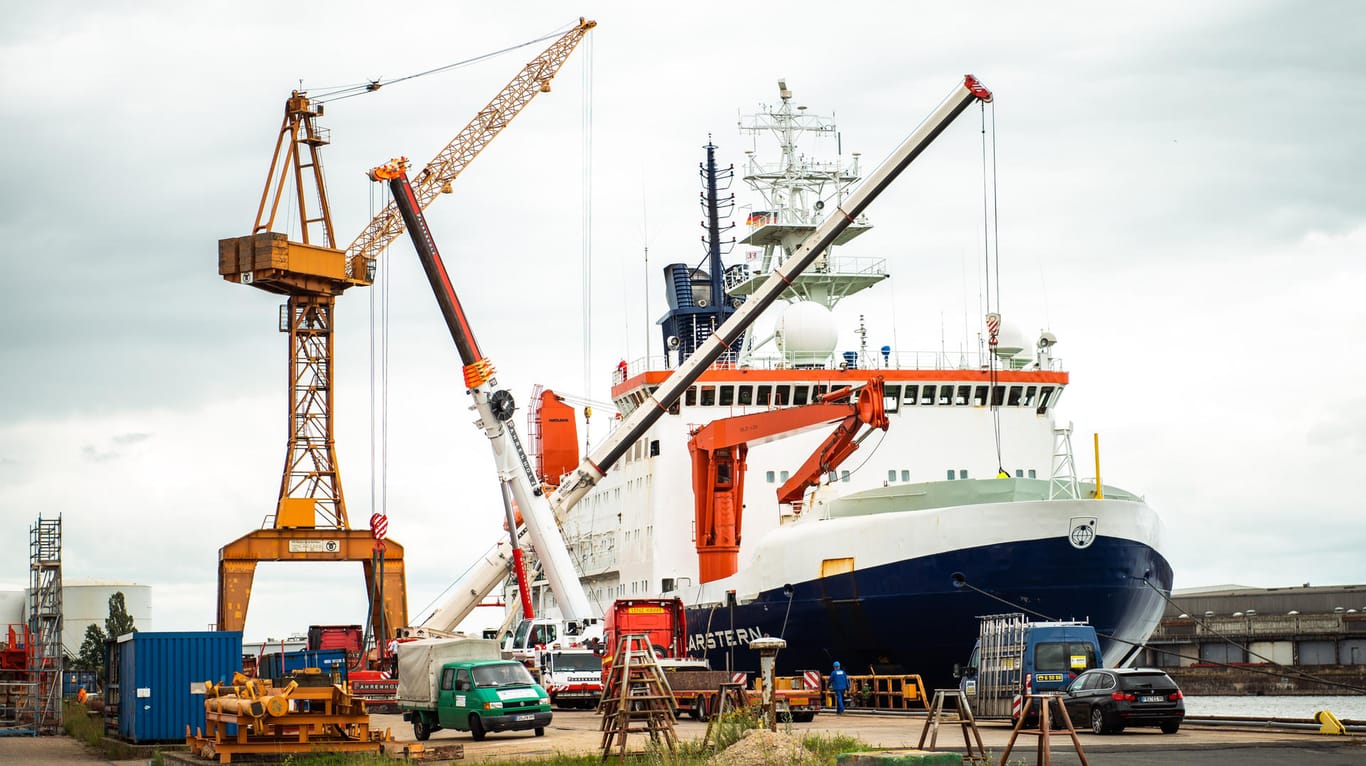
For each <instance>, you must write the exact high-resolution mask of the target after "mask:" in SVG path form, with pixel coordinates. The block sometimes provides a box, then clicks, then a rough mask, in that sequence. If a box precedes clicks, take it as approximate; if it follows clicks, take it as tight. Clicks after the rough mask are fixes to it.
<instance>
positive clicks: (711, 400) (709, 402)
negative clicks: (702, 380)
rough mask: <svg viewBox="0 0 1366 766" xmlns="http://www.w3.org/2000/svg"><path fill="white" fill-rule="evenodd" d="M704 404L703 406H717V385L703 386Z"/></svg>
mask: <svg viewBox="0 0 1366 766" xmlns="http://www.w3.org/2000/svg"><path fill="white" fill-rule="evenodd" d="M702 406H703V407H714V406H716V386H703V387H702Z"/></svg>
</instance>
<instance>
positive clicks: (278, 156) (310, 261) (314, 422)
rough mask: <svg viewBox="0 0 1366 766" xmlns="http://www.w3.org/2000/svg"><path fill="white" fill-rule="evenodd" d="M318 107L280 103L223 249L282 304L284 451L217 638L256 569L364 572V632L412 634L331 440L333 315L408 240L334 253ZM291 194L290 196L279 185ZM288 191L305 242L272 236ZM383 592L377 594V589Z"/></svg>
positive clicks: (378, 536) (225, 583)
mask: <svg viewBox="0 0 1366 766" xmlns="http://www.w3.org/2000/svg"><path fill="white" fill-rule="evenodd" d="M594 26H596V22H593V21H587V20H584V19H582V18H581V19H579V23H578V24H577V25H576V26H575V27H573V28H572V29H570V30H569V31H568V32H566V33H565V34H564V35H562V36H561V37H559V38H558V39H557V40H556V41H555V42H554V43H552V44H551V45H550V47H549V48H547V49H546V50H545V51H544V52H542V53H541V54H540V55H539V56H537V57H536V58H535V59H533V60H532V61H531V62H530V63H528V64H527V65H526V66H525V67H524V68H523V69H522V71H521V72H520V73H518V75H517V76H516V77H514V78H513V79H512V81H511V82H509V83H508V84H507V86H506V87H505V88H503V90H502V91H500V92H499V93H498V95H497V96H495V97H494V98H493V100H492V101H490V102H489V103H488V105H487V106H485V107H484V108H483V109H482V110H481V111H480V112H479V113H478V114H477V115H475V117H474V119H473V120H471V121H470V123H469V124H468V125H466V126H465V128H464V129H463V130H461V131H460V133H459V134H457V135H456V137H455V138H454V139H453V140H452V141H451V142H450V143H449V144H448V145H447V146H446V147H445V148H444V149H442V150H441V152H439V153H438V154H437V155H436V157H435V158H434V159H433V160H432V161H431V162H430V163H428V164H427V166H426V167H425V168H423V170H422V171H421V172H420V173H419V174H418V175H417V176H416V178H415V180H414V183H413V188H414V190H415V191H416V193H417V196H418V199H419V200H420V203H421V206H422V208H423V209H426V207H427V206H428V205H430V204H431V203H432V202H433V201H434V200H435V199H436V198H437V196H438V195H439V194H441V193H442V192H449V191H450V190H451V188H450V184H451V181H453V180H454V179H455V177H456V176H457V175H459V174H460V172H461V171H462V170H464V169H465V167H466V166H467V165H468V164H469V163H470V162H471V161H472V160H473V159H474V158H475V156H477V155H478V154H479V152H480V151H482V150H483V149H484V147H485V146H487V145H488V143H489V142H490V141H491V140H492V139H493V138H494V136H496V135H498V133H499V132H501V131H502V129H503V128H505V127H507V125H508V123H509V122H511V121H512V119H513V118H514V117H516V116H517V114H518V113H520V112H521V110H522V109H523V108H524V107H525V106H526V105H527V104H528V103H530V101H531V99H532V98H534V97H535V96H536V94H538V93H543V92H547V91H549V90H550V81H551V80H552V79H553V78H554V77H555V74H556V73H557V72H559V70H560V68H561V67H562V66H563V65H564V62H565V60H566V59H567V58H568V57H569V54H570V53H572V52H573V50H574V48H575V47H576V46H577V45H578V43H579V41H580V40H582V39H583V36H584V35H585V34H586V33H587V32H588V30H590V29H592V28H593V27H594ZM322 114H323V105H322V104H321V103H318V102H315V101H312V100H310V99H309V97H308V95H307V94H306V93H304V92H302V91H296V92H294V93H292V94H291V95H290V97H289V98H288V99H286V101H285V115H284V121H283V123H282V124H281V127H280V134H279V137H278V139H277V141H276V143H275V154H274V156H273V157H272V158H271V162H270V172H269V174H268V175H267V177H266V186H265V190H264V191H263V192H262V194H261V202H260V205H259V206H258V208H257V211H256V222H255V225H254V226H253V228H252V233H251V234H249V235H247V236H243V237H233V238H229V239H222V240H219V242H218V273H219V274H220V275H221V276H222V277H223V278H224V279H225V280H227V281H229V282H234V283H237V284H243V285H249V286H251V287H254V288H257V289H258V290H265V291H267V292H271V293H275V294H278V295H285V296H288V300H287V302H286V304H285V305H284V306H282V307H281V313H280V331H281V332H284V333H288V334H289V392H290V393H289V402H290V404H289V445H288V447H287V449H286V453H285V469H284V476H283V478H282V479H281V481H280V495H279V499H278V501H277V503H276V507H275V513H274V514H273V515H270V516H267V517H266V521H265V523H264V524H263V525H262V527H261V528H259V529H255V530H252V531H251V532H248V533H247V534H245V535H243V536H242V537H239V538H238V539H236V540H234V541H232V542H230V543H228V544H227V545H225V546H223V547H222V548H221V549H219V551H218V619H217V627H218V629H219V630H242V628H243V626H244V625H245V624H246V620H247V606H248V603H249V601H250V599H251V588H252V582H253V579H254V578H255V574H256V565H257V563H259V562H261V561H359V562H362V564H363V565H364V569H365V582H366V586H367V589H368V592H369V593H371V594H374V593H377V592H380V588H379V587H377V586H379V585H380V584H382V592H383V604H382V605H381V604H374V605H373V609H372V615H371V624H372V626H373V628H374V631H375V633H374V635H375V636H376V637H377V639H378V637H382V636H387V635H392V633H393V631H394V629H395V628H398V627H405V626H407V625H408V600H407V591H406V587H407V586H406V582H405V578H404V570H403V547H402V546H401V545H399V544H397V543H395V542H394V541H392V540H385V539H384V532H383V530H384V528H385V527H386V526H387V520H385V519H384V518H383V517H379V518H376V517H372V518H371V527H372V529H353V528H352V527H351V524H350V521H349V519H348V518H347V514H346V501H345V498H344V496H343V494H342V483H341V475H340V471H339V469H338V466H337V454H336V449H335V446H334V438H333V409H332V392H333V391H334V390H335V386H334V380H333V367H334V365H333V363H332V353H333V351H332V349H333V332H334V329H335V328H334V325H333V311H332V309H333V305H334V303H335V301H336V298H337V296H339V295H341V294H342V293H343V292H345V291H346V290H347V289H349V288H351V287H356V286H360V287H366V286H369V285H370V284H371V283H372V282H373V281H374V275H375V260H376V258H378V257H379V254H380V253H381V252H383V250H384V249H385V248H386V247H388V245H389V243H390V242H392V241H393V240H394V239H395V238H397V237H398V236H400V235H401V234H402V233H403V231H404V228H403V218H402V216H401V215H399V213H398V210H397V208H396V207H395V206H394V205H393V203H390V204H389V205H388V206H387V207H385V208H384V210H382V211H380V213H379V215H377V216H376V217H375V218H374V219H373V220H372V221H370V223H369V224H367V225H366V227H365V229H364V230H363V231H362V232H361V233H360V235H359V236H358V237H356V239H355V241H354V242H352V243H351V245H350V247H348V248H347V249H346V250H339V249H337V248H336V239H335V237H334V236H333V232H334V230H333V228H332V214H331V211H330V209H329V206H328V202H327V189H326V185H325V183H324V181H323V170H322V161H321V158H320V157H319V150H320V149H321V148H322V147H323V146H326V145H327V144H328V143H329V142H330V137H329V135H328V132H327V130H326V129H325V128H322V127H321V126H319V125H318V124H317V118H318V117H320V116H322ZM287 184H289V186H288V187H287V186H286V185H287ZM286 188H289V189H292V191H293V196H294V198H295V202H296V204H297V214H298V219H299V222H300V229H301V237H300V239H301V240H302V241H301V242H294V241H290V240H289V239H288V237H287V236H286V235H284V234H280V233H277V232H275V231H273V227H274V225H275V220H276V214H277V213H278V212H279V208H280V205H281V202H282V200H283V199H284V197H285V191H286ZM377 578H378V579H379V582H378V583H377V582H376V579H377Z"/></svg>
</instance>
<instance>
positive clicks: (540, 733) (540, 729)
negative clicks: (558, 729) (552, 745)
mask: <svg viewBox="0 0 1366 766" xmlns="http://www.w3.org/2000/svg"><path fill="white" fill-rule="evenodd" d="M536 736H538V737H544V736H545V727H544V726H537V727H536Z"/></svg>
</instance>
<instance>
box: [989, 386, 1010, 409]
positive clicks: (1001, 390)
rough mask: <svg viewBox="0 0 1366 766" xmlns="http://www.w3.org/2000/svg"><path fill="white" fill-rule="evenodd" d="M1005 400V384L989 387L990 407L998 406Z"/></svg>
mask: <svg viewBox="0 0 1366 766" xmlns="http://www.w3.org/2000/svg"><path fill="white" fill-rule="evenodd" d="M1005 400H1006V387H1005V386H992V387H991V406H992V407H1000V406H1001V404H1002V403H1003V402H1005Z"/></svg>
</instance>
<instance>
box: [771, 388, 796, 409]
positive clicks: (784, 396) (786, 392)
mask: <svg viewBox="0 0 1366 766" xmlns="http://www.w3.org/2000/svg"><path fill="white" fill-rule="evenodd" d="M791 388H792V387H791V386H774V387H773V404H774V405H776V406H778V407H785V406H787V405H789V404H791V403H792V393H791Z"/></svg>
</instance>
